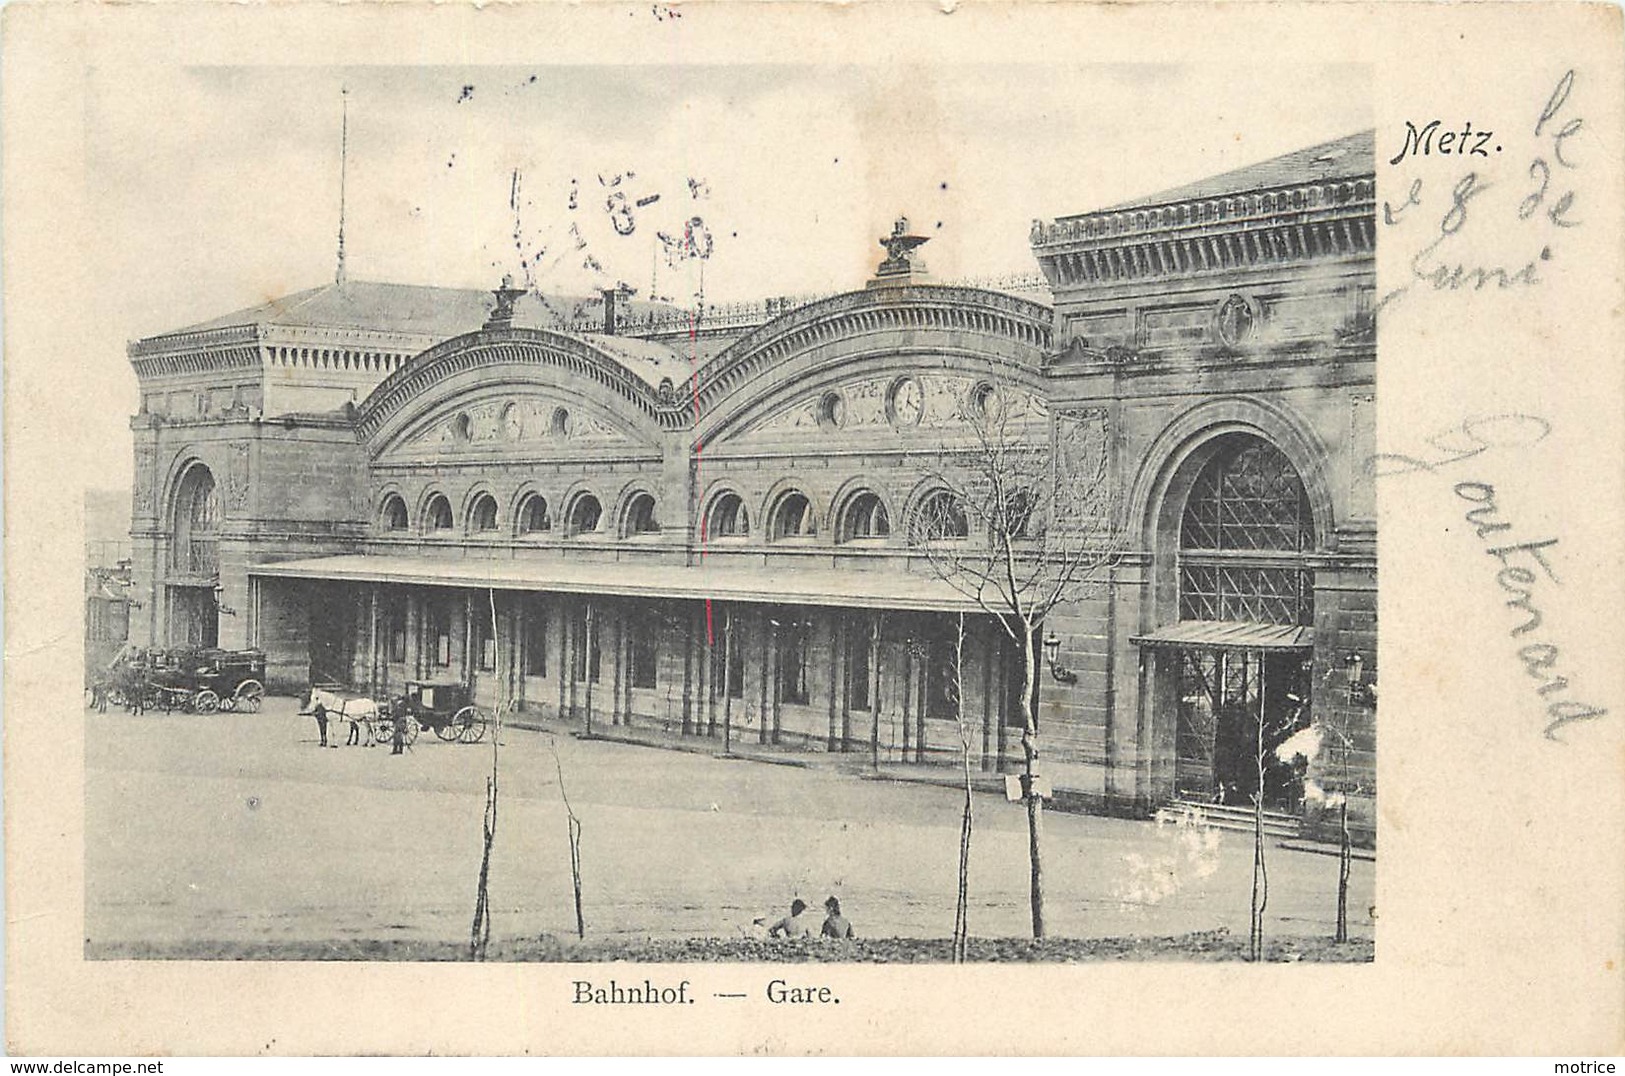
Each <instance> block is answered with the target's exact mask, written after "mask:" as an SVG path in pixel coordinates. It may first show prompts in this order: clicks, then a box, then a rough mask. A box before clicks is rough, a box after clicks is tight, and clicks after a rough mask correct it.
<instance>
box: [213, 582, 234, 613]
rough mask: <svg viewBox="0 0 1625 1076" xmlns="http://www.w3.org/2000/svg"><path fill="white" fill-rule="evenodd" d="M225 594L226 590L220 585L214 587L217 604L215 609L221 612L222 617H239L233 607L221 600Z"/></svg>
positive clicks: (215, 602)
mask: <svg viewBox="0 0 1625 1076" xmlns="http://www.w3.org/2000/svg"><path fill="white" fill-rule="evenodd" d="M225 592H226V588H225V587H223V586H221V585H220V584H219V583H216V584H215V585H214V604H215V607H216V608H218V609H219V610H220V615H221V616H236V615H237V610H235V609H233V608H232V607H231V606H229V605H227V604H225V603H224V602H222V601H221V600H220V597H221V595H223V594H225Z"/></svg>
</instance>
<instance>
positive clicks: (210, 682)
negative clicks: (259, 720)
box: [106, 647, 265, 714]
mask: <svg viewBox="0 0 1625 1076" xmlns="http://www.w3.org/2000/svg"><path fill="white" fill-rule="evenodd" d="M106 690H107V693H108V701H109V702H112V703H114V704H115V705H120V706H124V705H129V704H130V703H132V702H134V701H136V700H137V699H139V700H140V702H141V704H142V708H143V709H148V710H154V709H157V710H165V711H174V710H180V711H183V712H185V713H199V714H212V713H214V712H216V711H218V710H225V711H231V710H239V711H242V712H244V713H258V712H259V708H260V703H261V702H263V701H264V699H265V652H264V651H263V650H219V649H215V648H212V647H203V648H200V647H179V648H176V649H172V650H147V651H136V652H134V653H129V654H121V655H120V656H119V658H117V659H116V660H115V661H114V663H113V666H112V668H111V669H109V670H108V685H107V688H106Z"/></svg>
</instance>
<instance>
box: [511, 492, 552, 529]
mask: <svg viewBox="0 0 1625 1076" xmlns="http://www.w3.org/2000/svg"><path fill="white" fill-rule="evenodd" d="M552 529H553V520H552V518H551V517H549V516H548V514H547V501H546V499H545V498H543V497H542V495H541V494H540V493H532V494H530V495H529V496H527V497H526V498H525V499H524V500H522V501H520V502H519V533H520V534H542V533H543V532H545V531H549V530H552Z"/></svg>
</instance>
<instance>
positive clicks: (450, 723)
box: [434, 706, 473, 743]
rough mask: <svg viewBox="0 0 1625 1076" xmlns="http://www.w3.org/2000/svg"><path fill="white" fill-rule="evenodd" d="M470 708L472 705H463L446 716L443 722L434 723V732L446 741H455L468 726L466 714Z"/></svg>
mask: <svg viewBox="0 0 1625 1076" xmlns="http://www.w3.org/2000/svg"><path fill="white" fill-rule="evenodd" d="M472 709H473V707H472V706H465V707H463V708H462V709H461V710H458V711H457V712H456V713H455V714H452V715H451V716H450V717H448V718H446V720H445V722H444V723H443V724H439V725H435V726H434V734H435V735H436V736H438V737H440V738H441V739H442V740H445V741H446V742H447V743H456V742H457V741H458V740H459V739H460V738H462V735H463V732H464V730H465V729H467V728H468V714H469V711H470V710H472Z"/></svg>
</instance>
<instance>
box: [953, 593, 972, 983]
mask: <svg viewBox="0 0 1625 1076" xmlns="http://www.w3.org/2000/svg"><path fill="white" fill-rule="evenodd" d="M953 692H954V700H953V701H954V723H955V724H956V725H957V726H958V727H959V772H960V777H961V780H962V784H963V787H964V791H965V808H964V811H963V812H962V813H961V814H960V818H959V891H958V899H957V901H956V902H955V904H954V963H955V964H963V963H964V962H965V951H966V949H967V948H968V947H969V944H970V834H971V806H972V800H971V780H970V746H971V732H970V722H968V721H967V720H966V719H965V614H964V613H963V612H961V613H960V614H959V616H958V618H957V619H956V621H955V623H954V682H953Z"/></svg>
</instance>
